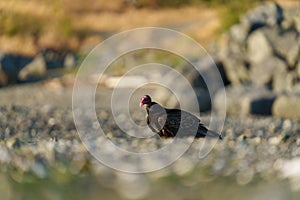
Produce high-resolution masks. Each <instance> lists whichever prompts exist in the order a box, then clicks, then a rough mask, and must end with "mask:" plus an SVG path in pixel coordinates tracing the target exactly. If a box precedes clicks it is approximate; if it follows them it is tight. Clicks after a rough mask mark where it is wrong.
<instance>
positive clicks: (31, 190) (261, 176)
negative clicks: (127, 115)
mask: <svg viewBox="0 0 300 200" xmlns="http://www.w3.org/2000/svg"><path fill="white" fill-rule="evenodd" d="M144 92H147V91H139V92H137V94H135V95H137V96H141V94H144ZM110 94H111V90H109V89H105V88H101V89H99V90H98V91H97V95H96V100H97V99H101V103H99V104H96V113H97V117H98V119H99V121H100V122H101V126H102V128H103V130H104V132H105V133H106V136H107V138H109V139H110V140H111V141H113V142H114V143H116V144H118V146H120V147H121V148H124V149H127V150H129V151H133V152H147V151H149V150H150V151H152V150H157V149H159V148H161V147H163V146H164V145H166V144H169V143H170V142H172V140H171V139H166V140H162V139H159V138H157V137H154V139H153V138H152V139H143V140H141V139H134V138H132V137H130V136H128V135H127V134H124V133H123V132H122V131H121V130H120V129H119V128H118V126H117V125H116V124H115V123H114V121H113V118H112V116H111V115H110V111H109V108H107V106H106V105H108V103H109V102H110ZM71 95H72V88H63V87H62V88H55V89H53V88H51V87H47V86H45V85H43V84H33V85H22V86H14V87H9V88H3V89H1V90H0V96H1V98H0V138H1V139H0V163H1V165H0V180H1V182H2V183H3V184H2V186H0V194H1V196H2V197H3V198H1V199H41V198H43V199H82V198H88V199H99V198H100V197H101V198H100V199H116V198H118V199H162V198H172V199H219V198H223V199H229V198H230V199H270V198H272V199H299V197H300V192H299V190H300V123H299V121H297V120H292V119H276V118H271V117H258V116H252V117H247V118H237V117H227V119H226V121H225V126H224V129H223V132H222V134H223V136H224V140H223V141H219V142H218V143H217V144H216V145H215V147H214V149H213V151H212V152H211V153H210V154H209V155H208V156H207V157H205V158H204V159H201V160H200V159H199V158H198V154H199V147H200V146H201V145H202V144H203V141H204V140H202V139H199V140H195V141H194V142H193V143H192V145H191V147H190V148H189V149H188V151H187V152H186V153H185V154H184V155H183V156H182V157H181V158H180V159H179V160H178V161H176V162H175V163H174V164H172V165H170V166H168V167H166V168H164V169H162V170H159V171H156V172H152V173H147V174H126V173H121V172H118V171H116V170H112V169H110V168H108V167H106V166H104V165H103V164H100V163H99V162H98V161H97V160H96V159H95V158H94V157H93V156H91V154H90V153H89V152H88V151H87V150H86V148H85V146H84V145H83V144H82V142H81V140H80V139H79V137H78V134H77V131H76V128H75V125H74V121H73V115H72V110H71ZM144 112H145V111H144V110H141V109H139V110H134V111H133V115H134V117H133V118H134V119H135V120H137V123H140V124H145V122H144V116H145V113H144ZM209 119H210V118H209V114H206V115H204V116H203V117H202V120H203V122H204V124H208V122H209ZM191 139H192V138H183V139H181V140H182V141H183V143H184V142H189V141H190V140H191ZM101 141H103V140H101V139H100V140H99V141H98V143H96V144H97V145H99V146H101V145H103V143H101ZM113 153H114V152H112V154H111V157H116V158H118V155H113ZM157 159H158V160H152V162H153V163H155V162H160V160H159V159H160V158H157ZM120 164H122V163H120Z"/></svg>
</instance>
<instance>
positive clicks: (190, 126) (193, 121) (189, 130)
mask: <svg viewBox="0 0 300 200" xmlns="http://www.w3.org/2000/svg"><path fill="white" fill-rule="evenodd" d="M166 112H167V120H166V123H165V126H164V128H166V129H167V130H169V131H171V132H173V133H174V135H176V133H177V132H178V130H179V127H180V128H181V130H182V131H183V134H184V135H196V132H197V129H198V126H199V124H200V120H199V119H198V118H197V117H196V116H194V115H193V114H191V113H188V112H186V111H182V110H179V109H167V110H166Z"/></svg>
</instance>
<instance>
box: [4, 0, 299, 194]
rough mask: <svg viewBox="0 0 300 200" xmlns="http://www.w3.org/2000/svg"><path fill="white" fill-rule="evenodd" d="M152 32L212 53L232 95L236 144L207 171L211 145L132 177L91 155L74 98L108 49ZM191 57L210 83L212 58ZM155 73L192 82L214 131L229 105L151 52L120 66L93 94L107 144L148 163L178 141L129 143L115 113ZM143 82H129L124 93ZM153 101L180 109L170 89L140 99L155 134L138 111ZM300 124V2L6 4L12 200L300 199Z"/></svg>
mask: <svg viewBox="0 0 300 200" xmlns="http://www.w3.org/2000/svg"><path fill="white" fill-rule="evenodd" d="M147 26H151V27H165V28H169V29H173V30H176V31H180V32H182V33H185V34H187V35H188V36H190V37H191V38H192V39H194V40H195V41H197V42H199V44H201V45H202V46H203V47H204V48H205V49H206V50H207V51H208V53H209V54H210V55H211V56H212V58H213V59H214V61H215V63H216V65H217V67H218V70H219V71H220V74H221V77H222V80H223V83H224V85H225V86H226V93H227V100H226V101H227V119H226V121H225V126H224V128H223V131H222V135H223V136H224V140H223V141H222V142H219V143H218V144H217V145H216V146H215V148H214V150H213V151H212V152H211V153H210V154H209V156H207V157H206V158H204V159H202V160H199V159H198V157H197V156H198V150H199V149H198V148H199V145H200V144H201V141H195V142H194V143H193V145H192V146H191V148H190V149H189V150H188V151H187V152H186V153H185V154H184V156H183V157H182V158H180V159H179V160H178V161H177V162H175V163H174V164H172V165H171V166H168V167H166V168H165V169H163V170H160V171H157V172H152V173H147V174H126V173H121V172H118V171H115V170H112V169H110V168H108V167H106V166H104V165H102V164H100V163H99V162H98V161H97V160H95V159H94V158H93V157H92V156H91V155H90V154H89V153H88V152H87V150H86V149H85V147H84V145H83V144H82V143H81V141H80V138H79V137H78V135H77V131H76V128H75V125H74V121H73V116H72V109H71V105H72V89H73V83H74V80H75V76H76V72H77V70H78V69H79V67H80V64H81V62H82V61H83V60H84V59H85V58H86V56H87V55H88V53H89V52H90V51H91V50H92V49H93V48H94V47H95V46H96V45H97V44H99V43H101V42H102V41H104V40H105V39H107V38H109V37H110V36H113V35H114V34H116V33H119V32H121V31H125V30H130V29H133V28H139V27H147ZM190 53H191V56H192V59H193V62H195V63H198V64H200V65H202V66H204V68H205V69H206V71H204V72H203V73H204V74H202V75H205V73H210V69H211V68H212V67H213V66H211V65H210V64H209V63H210V62H207V60H208V59H210V58H208V56H207V55H206V54H203V55H193V52H190ZM149 62H157V63H161V64H165V65H168V66H171V67H173V68H174V69H176V70H178V71H179V72H180V73H181V74H182V75H184V76H185V77H186V79H187V80H188V81H189V82H190V83H191V85H192V86H193V88H194V90H195V93H196V95H197V97H198V100H199V107H200V110H201V119H202V121H203V122H204V124H206V125H208V124H209V121H210V113H211V109H212V108H213V109H215V110H222V103H223V102H224V99H223V96H222V95H220V94H219V93H218V90H216V92H215V93H214V94H213V95H211V96H210V95H209V93H208V90H207V86H206V83H205V82H204V81H203V79H202V77H201V75H199V74H198V73H195V69H194V68H193V67H192V66H191V64H190V63H188V62H187V61H185V60H183V59H182V58H180V57H179V56H177V55H174V54H169V53H168V52H164V51H159V50H141V51H137V52H132V53H130V54H128V55H125V56H122V57H120V58H118V59H117V60H115V61H114V62H113V63H112V64H111V66H109V68H108V69H107V71H106V72H105V74H104V75H103V76H102V78H101V79H100V81H98V78H99V77H93V76H92V77H89V80H87V82H89V83H96V84H98V88H97V92H96V93H97V94H96V112H97V116H98V119H99V122H100V123H101V126H102V127H103V129H104V130H105V131H106V132H107V135H106V136H107V137H108V138H109V139H110V140H112V141H114V142H116V143H117V144H118V145H121V146H122V145H124V148H127V147H130V148H132V149H134V150H135V151H141V152H142V151H143V150H145V149H148V150H149V149H150V150H155V149H159V148H160V147H161V146H163V145H164V144H167V143H168V142H170V141H168V140H160V139H157V141H155V142H153V141H152V140H151V141H150V140H147V139H146V140H143V141H141V140H136V139H133V138H131V137H129V136H127V135H126V134H124V133H123V132H122V131H121V130H119V129H118V127H117V125H116V124H115V122H114V119H113V117H112V115H111V111H110V110H109V109H110V107H109V106H108V105H110V104H109V102H110V100H111V99H110V96H111V93H112V90H113V89H114V87H115V86H116V84H117V82H118V81H119V80H120V79H119V78H120V76H122V75H123V74H124V73H126V72H127V71H128V70H129V69H131V68H133V67H135V66H137V65H140V64H145V63H149ZM160 73H161V72H153V76H156V75H159V74H160ZM139 78H143V77H139V76H132V77H128V79H127V80H126V81H127V82H126V85H125V86H123V87H124V88H126V87H134V86H135V84H137V83H138V80H139ZM217 89H218V88H217ZM146 92H147V93H149V94H151V95H152V96H154V97H155V100H157V101H159V102H160V103H161V104H162V105H164V106H167V107H178V106H179V104H178V101H177V99H176V98H175V97H174V95H173V94H172V92H171V91H169V90H167V89H166V88H161V87H155V86H153V85H152V86H151V87H148V86H145V87H143V88H139V89H138V90H136V91H135V93H134V94H133V97H132V102H131V103H132V105H130V109H131V113H132V115H133V116H132V118H133V119H134V121H135V122H137V123H138V124H144V125H145V118H144V116H145V112H144V110H142V109H137V107H136V106H137V105H138V100H139V98H140V96H142V95H144V94H145V93H146ZM202 113H203V115H202ZM299 120H300V1H299V0H274V1H264V0H185V1H181V0H110V1H105V0H27V1H25V0H1V1H0V181H1V184H0V195H1V199H14V200H15V199H20V200H21V199H22V200H25V199H51V200H52V199H53V200H56V199H58V200H59V199H83V198H85V199H162V198H172V199H187V200H188V199H220V198H223V199H229V198H230V199H249V200H250V199H271V198H272V199H275V200H276V199H278V200H279V199H299V198H300V123H299ZM187 140H188V139H187ZM102 142H103V141H102ZM99 145H102V143H101V140H99ZM112 156H113V155H112ZM158 161H159V160H157V162H158ZM153 162H156V160H154V161H153Z"/></svg>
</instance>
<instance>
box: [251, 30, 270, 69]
mask: <svg viewBox="0 0 300 200" xmlns="http://www.w3.org/2000/svg"><path fill="white" fill-rule="evenodd" d="M247 47H248V60H249V62H250V63H251V64H252V63H254V64H257V63H260V62H262V61H263V60H264V59H265V58H268V57H271V56H272V54H273V50H272V47H271V46H270V44H269V41H268V40H267V38H266V36H265V34H264V32H263V31H261V30H257V31H255V32H253V33H252V34H251V35H250V36H249V38H248V41H247Z"/></svg>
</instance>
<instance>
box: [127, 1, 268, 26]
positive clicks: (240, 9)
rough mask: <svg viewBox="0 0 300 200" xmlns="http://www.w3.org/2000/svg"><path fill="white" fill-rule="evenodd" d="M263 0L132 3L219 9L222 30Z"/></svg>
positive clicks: (139, 6) (143, 5) (154, 6)
mask: <svg viewBox="0 0 300 200" xmlns="http://www.w3.org/2000/svg"><path fill="white" fill-rule="evenodd" d="M261 1H262V0H185V1H182V0H153V1H151V0H137V1H136V0H132V1H127V2H130V5H132V6H134V7H136V8H145V7H147V8H174V7H175V8H176V7H177V8H178V7H182V6H191V5H192V6H193V5H205V6H209V7H213V8H216V9H219V13H220V18H221V22H222V27H221V31H224V30H227V29H228V28H229V27H230V26H232V25H233V24H235V23H237V22H238V21H239V19H240V16H241V15H242V14H244V13H245V12H246V11H247V10H249V9H251V8H253V7H254V6H255V5H256V4H257V3H258V2H261Z"/></svg>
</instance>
